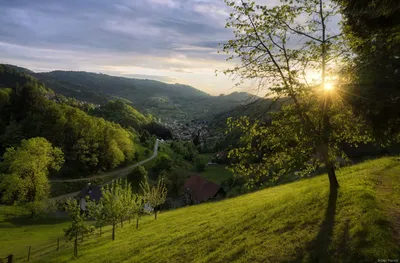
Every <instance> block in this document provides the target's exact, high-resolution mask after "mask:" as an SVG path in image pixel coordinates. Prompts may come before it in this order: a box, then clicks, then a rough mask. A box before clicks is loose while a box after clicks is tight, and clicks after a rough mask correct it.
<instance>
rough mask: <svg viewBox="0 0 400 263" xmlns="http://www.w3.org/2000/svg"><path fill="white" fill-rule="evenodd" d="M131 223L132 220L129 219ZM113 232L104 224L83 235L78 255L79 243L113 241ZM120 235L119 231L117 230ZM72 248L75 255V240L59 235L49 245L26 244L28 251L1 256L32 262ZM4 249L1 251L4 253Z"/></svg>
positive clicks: (5, 262) (0, 262) (10, 262)
mask: <svg viewBox="0 0 400 263" xmlns="http://www.w3.org/2000/svg"><path fill="white" fill-rule="evenodd" d="M127 221H128V220H125V221H124V225H125V224H126V223H127ZM132 222H134V223H135V222H136V220H133V221H132ZM129 223H130V220H129ZM116 228H121V227H120V224H117V226H116ZM111 232H112V228H111V226H104V227H102V228H97V229H96V232H95V233H93V234H89V235H82V236H80V237H79V239H78V255H79V254H80V252H79V244H82V243H84V242H88V241H91V240H93V237H97V238H109V239H110V241H111ZM107 233H110V235H107ZM117 235H118V232H117ZM66 249H70V250H71V256H72V255H73V249H74V242H73V241H70V242H68V240H67V239H66V237H59V238H56V239H51V240H48V245H45V246H41V247H36V246H35V244H30V245H28V246H26V253H13V254H8V255H7V256H5V257H3V255H0V256H2V257H1V258H0V263H15V262H30V261H33V260H35V259H39V258H41V257H43V256H46V255H48V254H50V253H57V252H58V251H61V250H63V251H64V250H66ZM3 252H4V251H1V253H3Z"/></svg>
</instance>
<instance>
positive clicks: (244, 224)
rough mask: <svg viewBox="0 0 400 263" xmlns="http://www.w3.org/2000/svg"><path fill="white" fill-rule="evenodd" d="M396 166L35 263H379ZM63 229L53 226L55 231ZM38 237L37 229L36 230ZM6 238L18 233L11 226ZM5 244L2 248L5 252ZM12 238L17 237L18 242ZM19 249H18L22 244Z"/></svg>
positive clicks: (372, 167)
mask: <svg viewBox="0 0 400 263" xmlns="http://www.w3.org/2000/svg"><path fill="white" fill-rule="evenodd" d="M399 174H400V162H399V161H397V160H395V159H393V158H383V159H379V160H374V161H369V162H365V163H362V164H359V165H356V166H353V167H348V168H345V169H343V170H341V171H340V172H339V175H338V179H339V182H340V184H341V188H340V189H339V192H338V194H337V196H336V195H330V194H329V189H328V179H327V176H326V175H322V176H318V177H315V178H311V179H304V180H301V181H298V182H294V183H290V184H286V185H281V186H277V187H273V188H269V189H266V190H262V191H258V192H255V193H252V194H248V195H244V196H240V197H236V198H232V199H227V200H224V201H221V202H214V203H207V204H202V205H198V206H192V207H187V208H182V209H177V210H172V211H168V212H162V213H161V214H160V215H159V218H158V219H157V220H156V221H154V220H152V218H151V217H145V218H144V220H143V221H142V223H141V225H140V228H139V230H136V229H135V228H134V224H132V225H129V224H127V225H126V226H125V228H124V229H118V231H117V240H116V241H114V242H112V241H111V240H110V237H109V235H110V233H108V234H107V235H103V236H102V237H99V236H97V235H96V236H94V237H92V238H91V239H88V240H86V241H85V242H83V243H81V246H80V251H81V252H80V256H79V257H78V258H77V259H73V258H72V244H71V245H70V246H69V248H68V249H67V248H64V249H62V250H61V251H59V252H52V253H50V254H47V255H45V256H43V257H34V258H33V259H34V261H36V262H316V261H317V260H319V261H318V262H377V260H378V259H390V258H391V259H396V258H399V257H400V254H399V251H400V249H399V248H400V243H399V242H400V240H399V239H397V240H396V238H399V232H398V231H399V230H400V229H399V225H398V222H399V218H400V177H399ZM396 224H397V225H396ZM61 226H62V225H57V224H55V225H54V226H53V228H54V231H58V229H60V227H61ZM38 230H39V229H38ZM8 231H9V232H10V233H12V232H14V231H19V232H22V230H21V228H13V227H11V226H10V227H9V228H8ZM4 238H5V237H4V236H3V235H2V236H1V237H0V247H2V248H4V249H5V250H6V251H7V250H9V249H11V247H10V245H9V244H8V243H7V242H4V241H3V239H4ZM16 238H17V236H16ZM22 240H23V239H22V238H21V242H20V245H21V246H23V245H24V244H25V243H24V242H22Z"/></svg>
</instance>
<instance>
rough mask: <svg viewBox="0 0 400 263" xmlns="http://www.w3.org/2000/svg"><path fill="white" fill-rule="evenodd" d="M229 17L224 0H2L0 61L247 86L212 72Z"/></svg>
mask: <svg viewBox="0 0 400 263" xmlns="http://www.w3.org/2000/svg"><path fill="white" fill-rule="evenodd" d="M228 15H229V10H228V9H227V7H226V6H225V3H224V2H223V1H222V0H113V1H110V0H30V1H27V0H0V58H1V59H0V63H7V64H14V65H18V66H22V67H26V68H29V69H31V70H33V71H35V72H44V71H52V70H56V69H59V70H78V71H90V72H101V73H105V74H110V75H115V76H125V77H135V78H147V79H155V80H160V81H164V82H168V83H182V84H188V85H191V86H193V87H195V88H198V89H201V90H203V91H205V92H207V93H210V94H213V95H218V94H221V93H230V92H233V91H244V90H243V88H242V89H240V88H239V90H238V88H235V89H233V88H232V87H233V84H234V83H233V82H232V80H229V78H228V77H226V76H224V75H223V74H218V76H215V70H219V71H220V70H223V69H226V68H228V67H230V66H231V65H230V64H228V62H226V61H225V59H226V55H224V54H218V53H217V51H218V49H219V46H218V44H219V43H222V42H224V41H226V40H228V39H230V38H231V37H232V36H231V32H230V31H229V30H228V29H225V28H224V26H225V21H226V18H227V17H228Z"/></svg>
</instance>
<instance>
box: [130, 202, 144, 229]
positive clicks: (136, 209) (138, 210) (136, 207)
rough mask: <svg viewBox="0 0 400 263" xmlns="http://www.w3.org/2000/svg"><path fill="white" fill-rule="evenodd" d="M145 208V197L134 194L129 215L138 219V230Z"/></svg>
mask: <svg viewBox="0 0 400 263" xmlns="http://www.w3.org/2000/svg"><path fill="white" fill-rule="evenodd" d="M143 208H144V202H143V196H141V195H139V194H134V196H133V202H132V204H131V206H130V208H129V214H130V216H133V217H135V218H136V229H138V228H139V219H140V216H141V214H142V213H143Z"/></svg>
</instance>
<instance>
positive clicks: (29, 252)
mask: <svg viewBox="0 0 400 263" xmlns="http://www.w3.org/2000/svg"><path fill="white" fill-rule="evenodd" d="M31 248H32V246H29V250H28V262H29V259H30V257H31Z"/></svg>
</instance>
